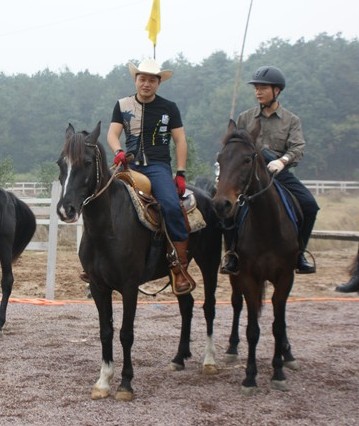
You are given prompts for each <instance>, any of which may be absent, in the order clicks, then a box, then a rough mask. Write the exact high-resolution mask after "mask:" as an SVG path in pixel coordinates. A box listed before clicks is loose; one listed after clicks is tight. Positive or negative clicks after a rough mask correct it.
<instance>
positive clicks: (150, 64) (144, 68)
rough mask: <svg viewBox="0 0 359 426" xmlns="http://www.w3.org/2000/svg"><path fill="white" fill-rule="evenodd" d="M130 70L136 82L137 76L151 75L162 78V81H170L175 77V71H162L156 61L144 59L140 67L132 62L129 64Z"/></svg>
mask: <svg viewBox="0 0 359 426" xmlns="http://www.w3.org/2000/svg"><path fill="white" fill-rule="evenodd" d="M128 69H129V70H130V74H131V76H132V78H133V79H134V80H135V79H136V75H137V74H149V75H156V76H158V77H160V78H161V82H162V81H166V80H168V79H170V78H171V77H172V75H173V71H170V70H162V71H161V68H160V66H159V65H158V64H157V62H156V61H155V60H154V59H144V60H143V61H142V62H141V63H140V65H139V66H138V67H136V65H135V64H133V63H132V62H129V63H128Z"/></svg>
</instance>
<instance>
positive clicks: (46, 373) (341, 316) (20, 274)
mask: <svg viewBox="0 0 359 426" xmlns="http://www.w3.org/2000/svg"><path fill="white" fill-rule="evenodd" d="M356 249H357V245H356V244H353V246H352V247H349V248H347V249H337V250H334V249H333V250H325V251H315V252H313V254H314V256H315V259H316V263H317V273H316V274H313V275H307V276H305V275H302V276H299V275H297V276H296V280H295V284H294V288H293V291H292V294H291V297H290V301H289V303H288V308H287V325H288V336H289V339H290V341H291V344H292V349H293V353H294V355H295V356H296V358H297V360H298V362H299V364H300V369H299V370H298V371H292V370H287V371H286V375H287V380H288V385H289V388H290V390H289V391H288V392H280V391H275V390H271V388H270V377H271V356H272V354H273V337H272V334H271V323H272V319H273V318H272V310H271V307H270V304H269V303H265V305H264V309H263V314H262V317H261V320H260V326H261V337H260V341H259V344H258V350H257V361H258V391H257V393H256V394H255V395H254V396H251V397H245V396H243V395H241V392H240V384H241V381H242V380H243V378H244V370H245V359H246V354H247V344H246V337H245V325H246V321H247V318H246V312H244V313H243V315H242V318H241V345H240V352H241V353H240V358H239V360H238V361H237V362H235V363H232V364H227V363H226V362H225V356H224V353H225V349H226V346H227V341H228V336H229V333H230V325H231V317H232V315H231V306H230V304H229V300H230V291H229V283H228V278H227V277H226V276H221V275H220V276H219V285H218V291H217V300H218V302H219V303H218V305H217V315H216V321H215V346H216V353H217V363H218V367H219V374H217V375H214V376H204V375H202V374H201V364H202V356H203V351H204V345H205V340H206V339H205V337H206V336H205V323H204V318H203V313H202V308H201V301H202V300H203V288H202V284H201V279H200V275H198V274H199V272H198V269H197V267H196V266H195V265H194V266H192V267H191V272H192V274H193V275H194V276H196V278H197V281H198V283H199V285H198V288H197V289H196V290H195V292H194V297H195V300H196V301H197V302H198V303H196V305H195V311H194V319H193V333H192V348H191V349H192V358H191V359H190V360H188V361H187V363H186V368H185V370H184V371H181V372H172V371H170V370H169V368H168V366H169V363H170V360H171V358H172V357H173V356H174V355H175V352H176V348H177V344H178V339H179V312H178V307H177V304H176V301H175V298H174V296H173V295H172V293H171V291H170V290H169V289H167V290H165V292H164V293H163V294H161V295H159V296H157V297H156V298H152V297H149V296H144V295H140V297H139V298H140V302H141V303H140V304H139V307H138V312H137V316H136V323H135V343H134V346H133V363H134V370H135V377H134V380H133V387H134V390H135V399H134V400H133V401H132V402H129V403H124V402H118V401H116V400H115V399H114V398H112V397H110V398H107V399H106V400H101V401H92V400H91V399H90V392H91V387H92V385H93V384H94V383H95V381H96V380H97V378H98V373H99V369H100V361H101V348H100V341H99V336H98V334H99V328H98V320H97V312H96V309H95V306H94V304H93V302H92V301H91V300H88V299H87V298H86V289H85V284H84V283H82V282H81V281H80V280H79V278H78V275H79V273H80V271H81V267H80V264H79V261H78V259H77V256H76V253H74V252H73V251H66V250H59V251H58V258H57V265H58V267H57V270H56V290H55V301H52V302H51V301H45V300H44V296H45V282H46V262H47V258H46V253H41V252H29V251H26V252H25V253H24V254H23V255H22V257H21V259H20V260H19V261H18V262H17V264H16V265H15V267H14V274H15V280H16V283H15V285H14V290H13V294H12V299H11V303H10V305H9V308H8V317H7V323H6V327H5V329H4V333H3V335H2V337H1V338H0V345H1V364H0V424H1V425H6V426H7V425H86V426H87V425H88V426H92V425H98V424H101V425H125V424H126V425H145V426H147V425H148V426H157V425H158V426H160V425H161V426H162V425H163V426H164V425H166V426H167V425H168V426H172V425H173V426H177V425H181V426H187V425H194V426H197V425H198V426H200V425H226V426H227V425H268V426H271V425H323V426H324V425H325V426H327V425H333V426H334V425H335V426H339V425H356V424H358V422H359V411H358V397H359V364H358V359H359V337H358V328H359V315H358V306H359V305H358V302H359V295H358V294H356V293H351V294H346V295H345V294H341V293H337V292H335V291H334V287H335V286H336V285H337V284H339V283H341V282H344V281H346V280H347V279H348V274H347V267H348V265H349V263H350V261H351V259H352V258H353V257H354V255H355V253H356ZM59 265H61V267H60V266H59ZM163 283H164V281H163V280H160V282H155V283H151V285H148V286H146V290H147V291H155V290H157V289H158V288H159V287H160V286H162V285H163ZM270 296H271V290H270V288H268V291H267V297H266V299H267V300H266V302H267V301H268V299H270ZM172 302H173V303H172ZM121 310H122V308H121V304H120V302H119V301H118V300H116V304H115V310H114V326H115V330H116V334H115V336H116V338H115V341H114V356H115V365H116V370H115V377H114V381H113V389H112V390H113V392H112V393H114V392H115V389H116V386H117V385H118V382H119V376H120V371H121V359H122V352H121V347H120V343H119V340H118V332H119V329H120V326H121V324H120V322H121Z"/></svg>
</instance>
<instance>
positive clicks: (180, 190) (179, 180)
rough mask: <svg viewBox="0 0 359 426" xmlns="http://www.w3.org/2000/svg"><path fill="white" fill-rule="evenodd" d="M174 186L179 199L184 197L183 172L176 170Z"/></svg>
mask: <svg viewBox="0 0 359 426" xmlns="http://www.w3.org/2000/svg"><path fill="white" fill-rule="evenodd" d="M175 184H176V188H177V193H178V195H179V196H180V197H182V195H184V193H185V191H186V176H185V172H184V171H183V170H178V171H177V173H176V177H175Z"/></svg>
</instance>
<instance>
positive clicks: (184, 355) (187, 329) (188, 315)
mask: <svg viewBox="0 0 359 426" xmlns="http://www.w3.org/2000/svg"><path fill="white" fill-rule="evenodd" d="M177 300H178V306H179V310H180V313H181V336H180V342H179V345H178V350H177V354H176V356H175V357H174V358H173V359H172V361H171V364H170V369H171V370H172V371H180V370H183V369H184V367H185V365H184V360H185V359H188V358H190V357H191V356H192V354H191V350H190V338H191V324H192V317H193V305H194V299H193V296H192V294H191V293H190V294H185V295H183V296H178V297H177Z"/></svg>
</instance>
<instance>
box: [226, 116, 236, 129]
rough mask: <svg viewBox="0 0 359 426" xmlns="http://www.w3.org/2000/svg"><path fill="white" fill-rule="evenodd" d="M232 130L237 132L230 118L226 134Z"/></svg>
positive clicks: (234, 123)
mask: <svg viewBox="0 0 359 426" xmlns="http://www.w3.org/2000/svg"><path fill="white" fill-rule="evenodd" d="M234 130H237V123H236V122H235V121H234V120H233V118H230V119H229V123H228V132H233V131H234Z"/></svg>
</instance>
